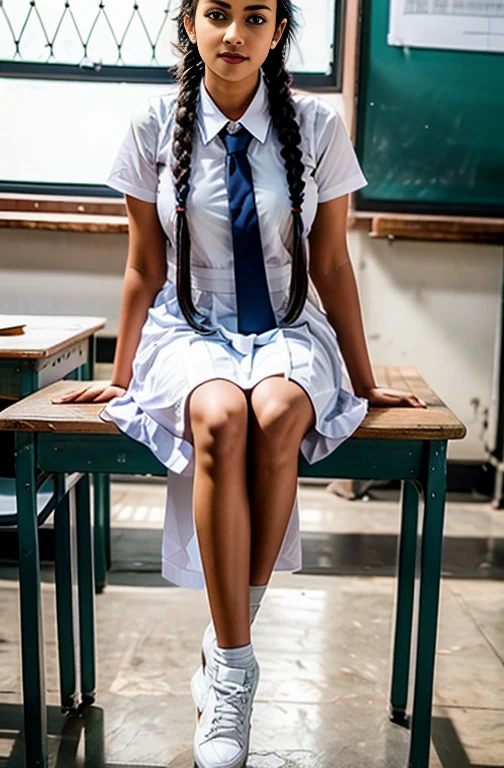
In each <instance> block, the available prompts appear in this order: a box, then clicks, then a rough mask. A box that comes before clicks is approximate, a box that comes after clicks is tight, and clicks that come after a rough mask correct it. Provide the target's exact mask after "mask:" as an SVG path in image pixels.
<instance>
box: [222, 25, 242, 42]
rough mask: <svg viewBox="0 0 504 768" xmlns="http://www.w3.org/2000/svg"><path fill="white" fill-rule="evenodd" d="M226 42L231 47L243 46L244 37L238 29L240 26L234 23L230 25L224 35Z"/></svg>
mask: <svg viewBox="0 0 504 768" xmlns="http://www.w3.org/2000/svg"><path fill="white" fill-rule="evenodd" d="M224 42H225V43H229V44H230V45H241V44H242V43H243V35H242V33H241V32H240V29H239V28H238V24H237V23H236V22H233V23H232V24H230V25H229V27H228V28H227V30H226V34H225V35H224Z"/></svg>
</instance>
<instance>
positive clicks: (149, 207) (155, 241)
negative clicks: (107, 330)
mask: <svg viewBox="0 0 504 768" xmlns="http://www.w3.org/2000/svg"><path fill="white" fill-rule="evenodd" d="M126 208H127V212H128V223H129V248H128V261H127V264H126V270H125V273H124V285H123V294H122V302H121V312H120V317H119V330H118V334H117V346H116V352H115V356H114V368H113V372H112V384H117V385H119V386H122V387H125V388H126V387H127V386H128V384H129V382H130V379H131V376H132V365H133V359H134V357H135V352H136V350H137V347H138V344H139V342H140V336H141V333H142V327H143V325H144V323H145V320H146V318H147V312H148V310H149V308H150V307H151V306H152V302H153V301H154V298H155V296H156V294H157V293H158V291H159V290H160V289H161V287H162V286H163V284H164V282H165V280H166V236H165V234H164V232H163V230H162V228H161V224H160V223H159V219H158V215H157V211H156V204H155V203H146V202H144V201H143V200H138V199H137V198H135V197H130V196H129V195H126Z"/></svg>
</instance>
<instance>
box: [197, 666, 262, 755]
mask: <svg viewBox="0 0 504 768" xmlns="http://www.w3.org/2000/svg"><path fill="white" fill-rule="evenodd" d="M247 677H249V676H248V675H247ZM212 687H213V688H214V690H215V695H216V697H217V702H216V704H215V707H214V716H213V718H212V722H211V723H210V728H209V730H208V731H207V733H206V734H205V738H208V739H210V738H214V737H215V736H231V737H236V735H238V739H239V743H240V746H242V745H243V735H244V728H245V712H246V709H247V704H248V700H249V698H250V694H251V690H252V689H251V681H250V679H248V680H247V681H246V682H245V684H244V685H238V684H237V683H233V682H232V681H230V680H213V681H212Z"/></svg>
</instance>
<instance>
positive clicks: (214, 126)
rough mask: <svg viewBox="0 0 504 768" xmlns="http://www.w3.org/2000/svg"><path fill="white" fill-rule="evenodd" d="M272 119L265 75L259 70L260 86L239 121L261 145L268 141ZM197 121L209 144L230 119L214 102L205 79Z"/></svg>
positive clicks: (201, 86)
mask: <svg viewBox="0 0 504 768" xmlns="http://www.w3.org/2000/svg"><path fill="white" fill-rule="evenodd" d="M270 119H271V115H270V110H269V99H268V93H267V88H266V83H265V82H264V73H263V71H262V68H260V69H259V85H258V88H257V91H256V92H255V94H254V98H253V99H252V101H251V102H250V104H249V106H248V107H247V110H246V112H245V114H244V115H242V116H241V117H240V119H239V120H238V121H237V122H239V123H241V125H243V126H244V127H245V128H246V129H247V131H250V133H251V134H252V136H254V138H256V139H257V140H258V141H260V142H261V144H264V142H265V140H266V133H267V131H268V125H269V121H270ZM197 120H198V125H199V128H200V132H201V139H202V141H203V144H208V142H209V141H211V140H212V139H213V138H215V136H217V134H218V133H219V131H220V130H221V129H222V128H224V126H225V125H226V124H227V123H228V122H229V118H228V117H226V115H224V114H223V113H222V112H221V111H220V109H219V107H218V106H217V104H216V103H215V102H214V100H213V99H212V97H211V96H210V94H209V93H208V91H207V89H206V88H205V78H204V77H202V78H201V80H200V97H199V99H198V110H197Z"/></svg>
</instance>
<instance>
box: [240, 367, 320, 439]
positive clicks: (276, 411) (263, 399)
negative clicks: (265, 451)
mask: <svg viewBox="0 0 504 768" xmlns="http://www.w3.org/2000/svg"><path fill="white" fill-rule="evenodd" d="M249 411H250V415H251V417H252V418H251V422H252V424H253V426H254V429H255V431H259V432H263V433H270V434H272V435H273V436H274V435H275V434H278V436H279V437H280V438H282V437H283V436H284V435H285V434H286V433H288V434H289V435H292V437H293V438H294V436H295V435H296V436H297V438H298V441H299V442H300V441H301V439H302V438H303V436H304V435H305V433H306V432H307V431H308V429H310V427H312V426H313V425H314V424H315V421H316V417H315V409H314V407H313V404H312V401H311V399H310V397H309V395H308V393H307V392H306V391H305V390H304V389H303V387H302V386H301V385H300V384H298V383H297V382H295V381H292V380H291V379H285V377H284V376H283V375H282V374H280V375H275V376H268V377H266V378H265V379H263V380H262V381H260V382H259V383H258V384H256V385H255V387H253V389H252V390H251V391H250V396H249Z"/></svg>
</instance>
